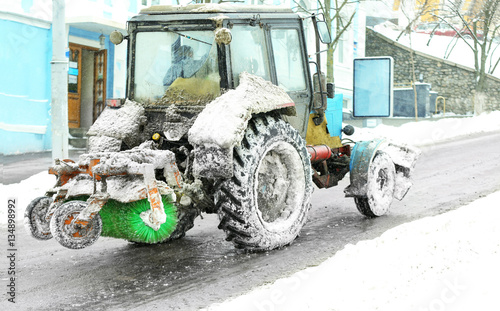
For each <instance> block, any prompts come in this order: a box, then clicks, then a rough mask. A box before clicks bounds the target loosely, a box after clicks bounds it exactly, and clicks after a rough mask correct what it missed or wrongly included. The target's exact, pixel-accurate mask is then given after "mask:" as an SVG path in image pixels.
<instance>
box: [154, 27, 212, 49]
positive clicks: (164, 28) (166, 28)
mask: <svg viewBox="0 0 500 311" xmlns="http://www.w3.org/2000/svg"><path fill="white" fill-rule="evenodd" d="M163 30H165V31H168V32H173V33H175V34H176V35H179V36H181V37H184V38H186V39H189V40H194V41H198V42H201V43H205V44H208V45H210V46H211V45H212V43H208V42H206V41H203V40H200V39H196V38H193V37H191V36H188V35H185V34H183V33H180V32H178V31H175V30H172V29H169V28H168V26H165V27H163Z"/></svg>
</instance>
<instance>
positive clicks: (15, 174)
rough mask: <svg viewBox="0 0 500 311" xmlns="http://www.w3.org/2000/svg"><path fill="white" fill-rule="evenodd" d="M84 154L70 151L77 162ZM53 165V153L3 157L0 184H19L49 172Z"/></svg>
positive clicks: (71, 156) (82, 151)
mask: <svg viewBox="0 0 500 311" xmlns="http://www.w3.org/2000/svg"><path fill="white" fill-rule="evenodd" d="M83 153H85V150H79V149H73V150H69V158H70V159H72V160H75V161H76V160H78V157H79V156H80V155H81V154H83ZM52 163H53V161H52V152H51V151H46V152H37V153H24V154H17V155H7V156H3V157H2V159H1V160H0V165H2V166H3V174H2V172H1V169H0V182H1V183H2V184H4V185H9V184H15V183H19V182H21V181H22V180H24V179H26V178H28V177H30V176H33V175H35V174H37V173H40V172H43V171H47V172H48V169H49V166H51V165H52ZM2 175H3V176H2Z"/></svg>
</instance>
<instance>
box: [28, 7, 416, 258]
mask: <svg viewBox="0 0 500 311" xmlns="http://www.w3.org/2000/svg"><path fill="white" fill-rule="evenodd" d="M305 23H311V24H312V25H313V26H314V34H315V37H316V41H317V44H316V45H317V47H319V41H318V40H321V41H322V42H324V43H328V42H329V40H330V39H329V38H330V36H329V34H328V31H327V28H326V24H325V23H324V21H321V20H320V18H318V16H316V15H313V16H308V17H301V16H299V15H298V14H295V13H293V12H292V11H291V10H290V9H284V8H279V7H270V6H238V5H229V4H221V5H216V4H197V5H188V6H153V7H151V8H148V9H144V10H143V11H142V12H141V13H140V14H139V15H138V16H136V17H134V18H132V19H131V20H130V21H129V22H128V35H126V36H123V34H121V33H119V32H113V33H112V35H111V40H112V41H113V43H115V44H119V43H121V42H122V41H123V40H124V39H126V40H127V44H128V77H127V99H113V100H108V107H107V108H106V109H105V110H104V111H103V113H102V114H101V115H100V117H99V118H98V119H97V121H96V122H95V123H94V124H93V126H92V127H91V128H90V130H89V132H88V136H89V147H88V152H87V153H86V154H84V155H82V156H80V158H79V161H78V162H73V161H71V160H56V161H55V164H54V165H53V166H52V167H51V168H50V170H49V172H50V173H51V174H55V175H56V176H57V183H56V185H55V186H54V187H53V188H52V189H50V190H48V191H47V193H46V195H45V196H44V197H40V198H37V199H35V200H33V201H32V202H31V203H30V204H29V206H28V207H27V209H26V213H25V223H26V226H27V228H28V230H29V231H30V233H31V234H32V236H34V237H35V238H37V239H41V240H47V239H50V238H52V237H55V238H56V240H57V241H58V242H59V243H60V244H62V245H63V246H65V247H68V248H73V249H79V248H83V247H86V246H89V245H91V244H93V243H94V242H95V241H96V240H97V239H98V238H99V236H109V237H115V238H122V239H126V240H129V241H133V242H137V243H163V242H167V241H171V240H173V239H177V238H180V237H182V236H184V235H185V233H186V231H188V230H189V229H190V228H192V227H193V221H194V219H195V218H196V217H197V216H199V215H200V213H202V212H203V213H217V214H218V215H219V219H220V224H219V228H220V229H222V230H224V232H225V233H226V234H227V240H228V241H232V242H233V243H234V245H235V246H236V247H238V248H243V249H247V250H270V249H274V248H278V247H283V246H285V245H288V244H290V243H292V242H293V241H294V239H295V238H296V237H297V236H298V235H299V233H300V230H301V229H302V227H303V226H304V224H305V222H306V220H307V214H308V211H309V209H310V206H311V204H310V198H311V193H312V191H313V182H314V184H316V186H317V187H319V188H328V187H332V186H335V185H337V184H338V181H339V180H341V179H342V178H343V177H344V176H345V175H346V174H347V173H350V181H351V184H350V186H348V187H347V188H346V190H345V193H346V195H347V196H350V197H353V198H354V201H355V204H356V206H357V208H358V210H359V211H360V212H361V213H362V214H363V215H365V216H367V217H376V216H380V215H383V214H384V213H386V211H387V210H388V208H389V206H390V205H391V202H392V201H393V198H396V199H399V200H401V199H402V198H403V197H404V196H405V194H406V192H407V191H408V189H409V188H410V187H411V181H410V177H411V173H412V169H413V167H414V165H415V161H416V158H417V156H418V151H416V150H415V149H413V148H411V147H408V146H399V145H395V144H391V143H390V142H387V141H383V140H374V141H364V142H358V143H356V144H355V145H354V147H353V148H351V147H352V146H351V145H350V144H344V143H343V141H342V139H341V135H342V132H343V133H344V134H352V131H353V128H352V127H350V126H346V127H344V128H343V129H342V115H341V114H340V118H337V119H334V120H333V121H332V120H328V121H329V122H330V124H329V125H328V126H329V128H330V129H331V128H332V127H333V128H335V129H336V132H338V133H337V134H336V135H334V134H333V133H331V132H332V131H330V132H329V131H328V130H327V118H325V109H326V102H327V95H329V96H330V97H331V96H332V94H331V90H332V88H331V87H330V85H327V84H326V82H325V79H324V77H322V76H321V73H318V72H316V73H315V74H314V75H313V76H311V73H310V63H313V64H314V62H310V61H309V59H308V55H307V51H306V37H305V31H304V24H305ZM316 53H317V54H318V53H319V50H317V51H316ZM316 68H319V66H316ZM349 143H351V144H353V143H352V141H351V142H349Z"/></svg>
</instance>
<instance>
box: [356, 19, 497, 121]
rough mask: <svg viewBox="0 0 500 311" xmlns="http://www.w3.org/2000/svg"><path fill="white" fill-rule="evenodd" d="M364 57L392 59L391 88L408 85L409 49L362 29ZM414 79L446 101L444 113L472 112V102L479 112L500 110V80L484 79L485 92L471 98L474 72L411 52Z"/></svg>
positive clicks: (451, 63) (491, 77) (409, 80)
mask: <svg viewBox="0 0 500 311" xmlns="http://www.w3.org/2000/svg"><path fill="white" fill-rule="evenodd" d="M365 55H366V56H367V57H368V56H391V57H392V58H393V59H394V84H395V85H396V87H397V85H398V84H407V85H411V81H412V80H413V79H412V76H413V74H412V65H411V56H410V49H409V48H408V47H406V46H404V45H402V44H400V43H398V42H395V41H393V40H391V39H389V38H387V37H385V36H384V35H382V34H380V33H377V32H375V31H373V30H372V29H369V28H367V29H366V52H365ZM413 57H414V60H415V77H416V79H417V80H418V79H419V76H420V74H421V73H422V74H423V82H425V83H430V84H431V85H432V91H437V92H438V94H439V96H443V97H445V98H446V111H447V112H448V111H452V112H455V113H458V114H467V113H473V112H474V98H480V99H481V101H482V102H483V104H482V109H483V111H493V110H500V79H498V78H496V77H493V76H491V75H488V79H487V91H486V92H485V94H482V95H481V96H475V86H474V85H475V78H474V70H473V69H471V68H468V67H465V66H462V65H459V64H456V63H453V62H450V61H448V60H444V59H440V58H437V57H434V56H430V55H427V54H424V53H420V52H414V54H413ZM476 100H477V99H476Z"/></svg>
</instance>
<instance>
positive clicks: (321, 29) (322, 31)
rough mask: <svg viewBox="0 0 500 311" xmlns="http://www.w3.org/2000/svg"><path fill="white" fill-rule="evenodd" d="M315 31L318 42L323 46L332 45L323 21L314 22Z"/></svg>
mask: <svg viewBox="0 0 500 311" xmlns="http://www.w3.org/2000/svg"><path fill="white" fill-rule="evenodd" d="M316 29H317V30H318V36H319V40H320V41H321V42H323V43H324V44H330V43H332V37H331V36H330V31H328V26H327V25H326V22H325V21H316Z"/></svg>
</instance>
